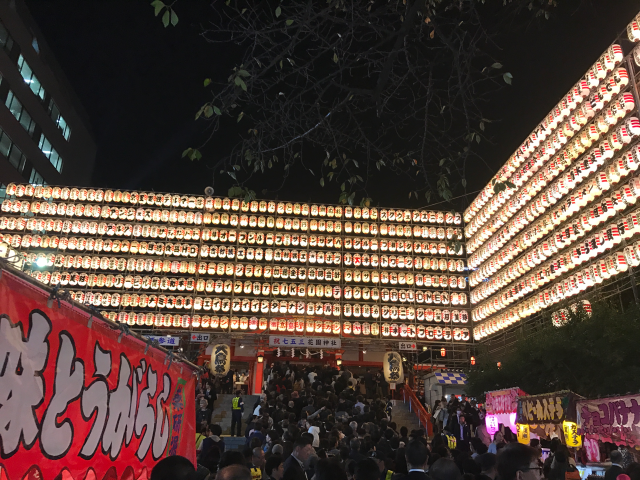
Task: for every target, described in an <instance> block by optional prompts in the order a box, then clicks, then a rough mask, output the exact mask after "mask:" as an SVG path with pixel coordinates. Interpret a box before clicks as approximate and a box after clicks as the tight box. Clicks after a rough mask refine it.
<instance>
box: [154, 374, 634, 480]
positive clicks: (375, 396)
mask: <svg viewBox="0 0 640 480" xmlns="http://www.w3.org/2000/svg"><path fill="white" fill-rule="evenodd" d="M379 373H380V372H372V371H370V370H368V371H367V373H366V374H365V375H363V376H361V377H360V378H354V376H353V375H352V373H351V372H350V371H349V370H348V369H346V368H341V369H340V370H338V369H336V368H331V367H323V368H310V367H306V368H301V367H297V366H295V365H289V364H277V363H276V364H272V365H269V366H268V367H267V368H266V369H265V376H264V385H263V387H264V388H263V392H264V393H263V394H262V395H261V396H260V398H259V400H258V401H257V402H256V403H255V404H253V405H245V404H244V400H243V398H242V392H241V391H236V394H235V397H234V399H233V404H232V410H233V411H237V412H238V415H236V417H237V419H239V420H238V421H235V422H234V424H232V427H233V431H232V435H238V436H239V435H241V434H243V435H244V438H245V441H244V449H242V450H232V449H227V448H226V445H225V442H224V439H223V438H222V429H221V427H220V426H219V425H217V424H212V423H208V422H207V421H206V418H205V417H206V416H207V415H209V418H210V416H211V414H210V412H208V410H210V409H212V408H213V402H214V401H215V399H213V397H214V395H211V392H212V391H214V390H215V386H210V385H209V384H208V383H207V381H206V380H205V382H204V383H203V384H202V385H201V386H200V387H199V388H198V392H197V395H198V400H199V401H200V406H199V410H198V413H199V412H204V413H203V414H202V415H201V416H199V417H198V419H199V420H201V421H202V424H201V428H202V430H201V431H200V432H199V433H198V436H197V438H196V442H197V449H198V464H197V468H196V467H194V466H193V465H192V464H191V462H189V461H188V460H186V459H182V457H169V458H167V459H164V460H162V461H161V462H159V463H158V464H157V466H156V467H155V468H154V470H153V472H152V475H151V480H205V479H206V480H214V479H215V480H427V479H429V480H496V479H499V480H537V479H540V478H543V477H544V478H547V479H550V480H559V479H563V480H564V479H572V478H576V477H575V476H573V474H572V472H573V471H574V470H575V464H573V465H572V464H571V461H570V460H571V459H572V457H571V455H569V453H568V452H566V451H565V449H566V447H564V446H563V445H561V444H560V443H559V442H558V441H554V442H552V445H551V450H552V453H551V455H550V456H549V458H548V459H547V461H546V462H543V461H542V457H541V448H540V444H539V443H538V444H535V443H533V444H532V446H527V445H522V444H520V443H518V442H517V439H516V437H515V435H513V433H512V432H511V431H510V430H509V429H508V428H506V429H504V430H503V432H504V433H502V432H498V433H497V434H496V435H495V437H494V438H491V436H490V435H488V433H487V432H486V427H484V421H483V419H484V418H483V417H484V411H483V410H482V409H481V408H478V407H477V405H475V404H474V403H471V402H466V401H462V402H461V401H458V400H457V399H455V398H452V401H449V402H447V400H446V399H442V400H441V401H439V402H437V404H436V405H434V407H433V409H432V412H433V429H434V433H435V434H434V436H433V438H431V439H429V438H427V435H426V432H425V429H424V428H421V429H415V430H412V431H408V429H407V428H406V427H404V426H403V427H398V425H396V423H395V422H394V421H393V402H392V401H391V400H390V399H389V398H388V397H387V396H386V394H388V385H386V386H385V384H384V383H386V382H384V380H383V377H382V381H381V379H380V376H379ZM385 387H386V388H385ZM207 392H209V393H207ZM245 407H247V409H248V408H251V410H250V412H251V415H250V416H249V415H248V418H249V421H248V422H244V423H243V422H242V412H243V411H244V409H245ZM247 413H248V412H247ZM232 414H233V412H232ZM612 458H617V457H615V455H614V456H612ZM634 465H635V467H634ZM636 467H638V468H637V470H638V471H639V473H640V465H638V464H632V465H631V467H628V468H627V470H628V471H629V472H630V475H629V476H630V480H640V475H634V474H633V469H634V468H636ZM621 471H622V469H621V470H620V472H621ZM620 472H618V473H620ZM577 478H579V476H578V477H577ZM615 478H616V477H612V478H611V479H609V478H607V479H606V480H614V479H615Z"/></svg>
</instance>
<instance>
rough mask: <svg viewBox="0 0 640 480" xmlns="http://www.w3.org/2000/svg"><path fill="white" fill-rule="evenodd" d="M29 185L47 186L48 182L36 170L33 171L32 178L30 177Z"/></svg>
mask: <svg viewBox="0 0 640 480" xmlns="http://www.w3.org/2000/svg"><path fill="white" fill-rule="evenodd" d="M29 183H30V184H31V185H46V184H47V182H45V181H44V178H43V177H42V175H40V174H39V173H38V172H37V171H36V169H35V168H33V169H32V170H31V176H30V177H29Z"/></svg>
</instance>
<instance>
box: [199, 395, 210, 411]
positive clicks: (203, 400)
mask: <svg viewBox="0 0 640 480" xmlns="http://www.w3.org/2000/svg"><path fill="white" fill-rule="evenodd" d="M207 405H209V402H207V399H206V398H201V399H200V409H201V410H206V409H207Z"/></svg>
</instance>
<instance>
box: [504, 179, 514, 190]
mask: <svg viewBox="0 0 640 480" xmlns="http://www.w3.org/2000/svg"><path fill="white" fill-rule="evenodd" d="M504 184H505V185H506V186H507V187H509V188H516V186H515V185H514V184H513V183H511V182H510V181H508V180H507V181H506V182H504Z"/></svg>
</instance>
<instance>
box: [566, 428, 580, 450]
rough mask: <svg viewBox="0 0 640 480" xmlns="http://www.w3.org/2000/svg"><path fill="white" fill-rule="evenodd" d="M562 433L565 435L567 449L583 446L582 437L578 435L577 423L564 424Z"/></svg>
mask: <svg viewBox="0 0 640 480" xmlns="http://www.w3.org/2000/svg"><path fill="white" fill-rule="evenodd" d="M562 433H564V443H566V445H567V447H576V448H579V447H581V446H582V437H581V436H580V434H579V433H578V425H577V424H576V423H575V422H562Z"/></svg>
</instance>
